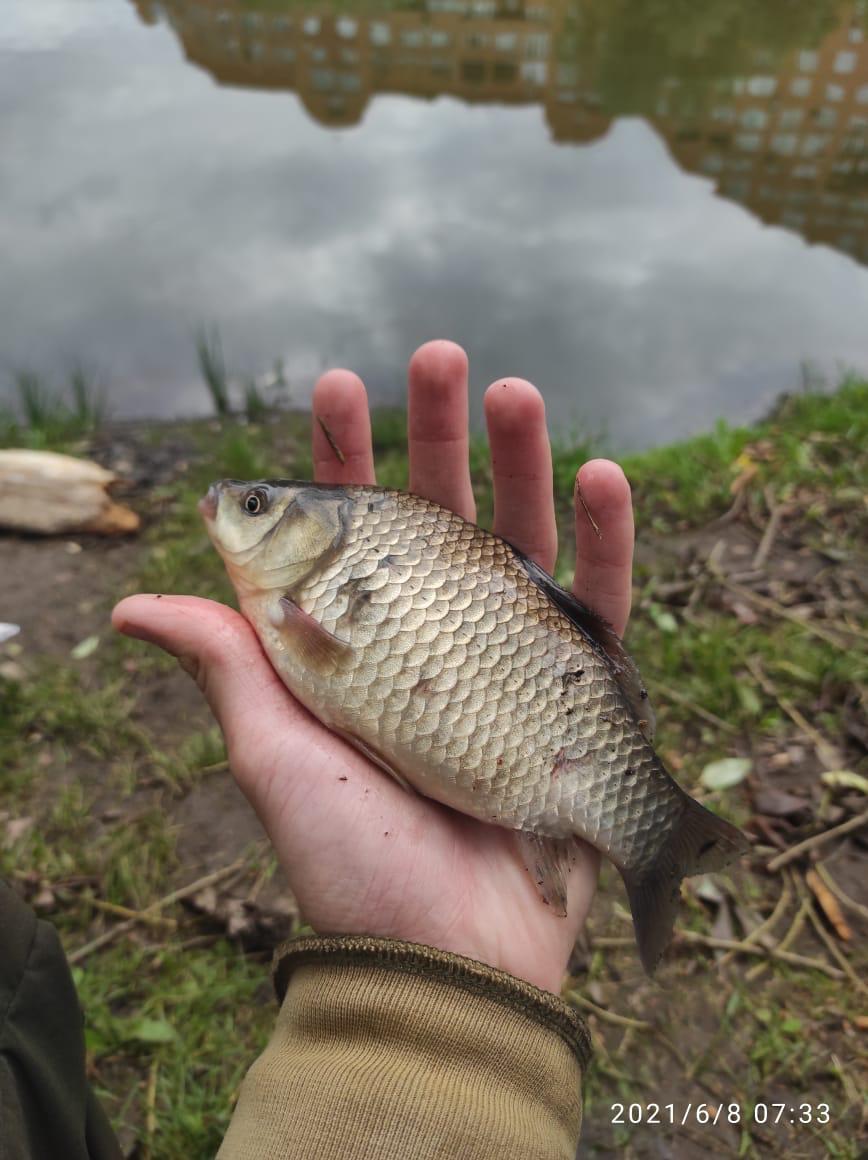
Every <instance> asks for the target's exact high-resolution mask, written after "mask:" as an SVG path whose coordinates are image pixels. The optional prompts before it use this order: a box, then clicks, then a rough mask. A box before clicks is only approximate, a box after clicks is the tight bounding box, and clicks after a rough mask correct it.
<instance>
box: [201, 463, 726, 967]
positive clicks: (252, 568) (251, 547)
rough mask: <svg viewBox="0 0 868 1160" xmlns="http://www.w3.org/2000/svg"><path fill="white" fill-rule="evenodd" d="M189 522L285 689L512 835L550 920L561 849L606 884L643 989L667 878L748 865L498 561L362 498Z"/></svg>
mask: <svg viewBox="0 0 868 1160" xmlns="http://www.w3.org/2000/svg"><path fill="white" fill-rule="evenodd" d="M200 509H201V511H202V514H203V516H204V518H205V522H206V525H207V527H208V531H209V534H210V536H211V539H212V540H213V542H214V544H215V546H216V548H217V550H218V551H219V553H220V555H221V556H222V557H223V560H224V562H225V564H226V568H227V570H228V572H229V575H230V577H231V579H232V582H233V584H234V586H235V589H236V592H237V594H238V598H239V602H240V606H241V611H242V613H243V614H244V615H245V616H246V618H247V619H248V621H249V622H250V623H251V625H252V626H253V628H254V629H255V631H256V633H257V634H258V636H259V639H260V641H261V643H262V646H263V648H264V649H265V652H266V654H267V656H268V657H269V659H270V661H271V663H272V664H273V666H274V668H275V669H276V670H277V672H278V673H279V674H280V676H281V678H282V680H283V681H284V683H285V684H286V686H287V687H288V688H289V690H290V692H291V693H292V694H293V695H294V696H295V697H297V698H298V700H299V701H301V702H302V703H303V704H304V705H305V706H306V707H307V708H308V709H309V710H310V711H311V712H312V713H313V714H314V715H315V716H316V717H318V718H319V719H320V720H321V721H322V722H323V723H324V724H325V725H326V726H328V727H329V728H330V729H332V730H334V731H335V732H336V733H338V734H339V735H340V736H341V737H343V738H345V739H346V740H347V741H349V742H351V743H352V744H353V745H355V746H356V747H357V748H358V749H360V750H361V751H362V752H363V753H364V754H366V755H367V756H368V757H369V758H370V759H371V760H372V761H374V762H376V764H377V765H378V766H380V768H381V769H383V770H385V771H386V772H387V773H389V774H390V775H391V776H392V777H394V778H396V779H397V780H398V781H399V782H400V783H401V784H402V785H404V786H405V787H412V788H413V789H414V790H416V791H418V792H419V793H421V794H424V795H426V796H427V797H429V798H433V799H435V800H436V801H438V802H442V803H443V804H445V805H447V806H450V807H452V808H453V809H455V810H460V811H461V812H462V813H464V814H468V815H470V816H471V817H473V818H477V819H479V820H480V821H482V822H487V823H489V824H494V825H499V826H503V827H506V828H509V829H512V830H515V831H516V833H517V835H518V840H519V846H520V849H521V853H522V856H523V858H524V863H525V865H526V866H527V867H528V869H529V871H530V872H531V873H532V875H533V877H534V880H535V881H536V883H537V886H538V888H539V891H540V894H541V895H542V898H543V900H544V901H545V902H546V903H547V904H548V905H550V906H552V907H553V908H555V909H556V910H557V911H558V912H559V913H561V914H565V913H566V887H565V879H564V874H565V871H566V869H567V867H568V865H569V860H570V856H571V851H572V849H573V845H574V842H575V840H576V839H577V838H579V839H584V840H585V841H587V842H590V843H591V844H592V845H593V846H595V847H596V848H597V849H598V850H600V851H601V852H602V853H603V854H605V855H606V857H608V858H609V859H611V861H612V862H613V863H614V864H615V865H616V866H617V868H618V870H619V871H620V873H621V875H622V877H623V879H624V884H625V886H626V888H627V894H628V897H629V900H630V908H631V911H632V914H633V923H634V927H635V931H636V939H637V943H638V947H639V954H640V956H641V959H642V963H643V965H644V967H645V969H646V970H647V971H648V972H649V973H650V972H652V971H653V970H654V968H655V967H656V965H657V963H658V961H659V959H660V956H661V955H662V953H663V951H664V950H665V948H666V946H667V944H668V942H669V939H670V937H671V933H672V927H673V923H674V921H675V914H676V911H677V908H678V901H679V894H680V884H681V880H682V878H683V877H685V876H686V875H690V874H698V873H703V872H706V871H712V870H717V869H719V868H721V867H722V866H724V865H725V864H726V863H728V862H729V861H731V860H732V859H733V858H735V857H737V856H738V855H740V854H742V853H744V852H745V851H746V850H747V848H748V844H747V841H746V839H745V838H744V836H743V835H742V834H741V832H740V831H739V830H737V829H736V828H735V827H733V826H732V825H730V824H729V823H728V822H726V821H724V820H723V819H722V818H719V817H717V816H716V815H715V814H713V813H711V812H709V811H708V810H707V809H705V808H704V807H703V806H702V805H700V804H699V803H698V802H697V801H695V800H694V799H693V798H692V797H690V795H689V794H687V793H686V792H685V791H684V790H683V789H682V788H681V787H680V786H679V785H678V784H677V783H676V782H675V781H674V780H673V778H672V777H671V776H670V775H669V773H668V772H667V770H666V768H665V767H664V765H663V763H662V761H661V760H660V758H659V757H658V756H657V754H656V753H655V751H654V747H653V730H654V720H653V714H652V711H651V707H650V704H649V701H648V695H647V692H646V691H645V688H644V686H643V684H642V681H641V679H640V677H639V674H638V672H637V670H636V666H635V664H634V663H633V661H632V660H631V659H630V657H629V656H628V655H627V653H626V652H625V650H624V648H623V645H622V644H621V640H620V638H619V637H618V636H617V635H616V633H615V632H614V630H613V629H612V628H611V626H610V625H609V624H607V623H606V622H605V621H603V620H602V619H601V618H600V617H598V616H597V615H596V614H595V613H594V612H592V611H591V610H590V609H588V608H586V607H585V606H584V605H583V604H582V603H581V602H580V601H578V600H577V599H576V597H575V596H573V595H572V594H571V593H569V592H567V591H566V590H565V589H563V588H561V587H560V585H559V584H557V583H556V582H555V581H554V580H553V579H552V577H551V576H549V575H548V574H547V573H546V572H545V571H543V569H541V568H540V567H539V566H538V565H536V564H535V563H534V562H533V561H532V560H529V559H528V558H527V557H526V556H524V555H522V554H521V553H520V552H518V551H517V550H516V549H515V548H513V547H512V546H511V545H510V544H508V543H506V542H505V541H504V540H502V539H499V538H498V537H497V536H494V535H492V534H491V533H490V532H487V531H484V530H483V529H482V528H479V527H477V526H476V525H475V524H472V523H469V522H468V521H466V520H464V519H462V518H461V517H460V516H458V515H456V514H455V513H454V512H451V511H448V510H447V509H445V508H443V507H440V506H439V505H438V504H435V503H431V502H429V501H428V500H425V499H421V498H419V497H418V496H414V495H408V494H405V493H403V492H399V491H392V490H386V489H382V488H377V487H367V486H345V485H326V484H316V483H306V482H302V481H297V480H275V481H259V482H249V483H243V482H239V481H237V480H223V481H221V482H220V483H215V484H214V485H213V486H212V487H211V488H210V490H209V491H208V494H207V496H206V497H205V498H204V499H203V500H202V501H201V503H200Z"/></svg>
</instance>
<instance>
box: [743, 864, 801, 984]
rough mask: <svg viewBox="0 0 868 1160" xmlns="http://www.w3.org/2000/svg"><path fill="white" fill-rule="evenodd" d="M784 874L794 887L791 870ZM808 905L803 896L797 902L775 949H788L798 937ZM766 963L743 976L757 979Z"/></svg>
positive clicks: (760, 964) (792, 887)
mask: <svg viewBox="0 0 868 1160" xmlns="http://www.w3.org/2000/svg"><path fill="white" fill-rule="evenodd" d="M784 874H785V881H786V882H787V884H788V885H790V888H791V889H794V888H795V886H794V882H793V883H791V882H790V879H791V877H793V876H792V875H791V872H790V871H789V870H785V871H784ZM808 906H809V903H808V900H807V899H805V898H802V900H801V902H800V903H799V906H798V909H797V910H796V914H795V917H794V918H793V921H792V922H791V923H790V927H789V930H788V931H787V933H786V934H785V935H784V937H783V938H782V939H781V941H780V942H779V943H778V944H777V949H778V950H779V951H788V950H789V949H790V947H791V946H792V945H793V943H794V942H795V941H796V939H797V938H798V937H799V935H800V934H801V933H802V927H803V926H804V925H805V918H806V917H807V914H808ZM768 965H769V964H768V963H767V962H765V963H757V964H756V966H753V967H751V968H750V970H749V971H747V972H746V974H745V978H746V979H748V980H749V981H753V980H754V979H758V978H759V977H760V975H761V974H762V973H763V971H764V970H765V969H766V967H767V966H768Z"/></svg>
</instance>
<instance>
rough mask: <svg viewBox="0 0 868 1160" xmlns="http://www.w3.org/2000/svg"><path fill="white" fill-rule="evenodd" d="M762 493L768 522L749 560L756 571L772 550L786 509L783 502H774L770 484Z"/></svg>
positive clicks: (761, 566)
mask: <svg viewBox="0 0 868 1160" xmlns="http://www.w3.org/2000/svg"><path fill="white" fill-rule="evenodd" d="M763 495H764V496H765V500H766V504H767V505H768V509H769V522H768V523H767V524H766V527H765V531H764V532H763V535H762V539H761V540H760V542H759V547H758V548H757V550H756V553H755V554H754V558H753V560H752V562H751V567H752V568H753V569H755V570H756V571H757V572H758V571H760V569H761V568H763V567H765V562H766V560H767V559H768V555H769V552H770V551H771V550H772V544H773V543H774V542H775V536H776V535H777V534H778V529H779V528H780V526H781V520H782V519H783V516H784V512H785V511H786V510H787V509H786V507H785V505H784V504H779V503H776V501H775V493H774V491H773V490H772V488H771V487H770V486H769V487H767V488H765V489H764V490H763Z"/></svg>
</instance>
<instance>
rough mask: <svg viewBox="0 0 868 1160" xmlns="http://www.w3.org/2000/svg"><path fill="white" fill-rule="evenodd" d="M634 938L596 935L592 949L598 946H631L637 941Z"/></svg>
mask: <svg viewBox="0 0 868 1160" xmlns="http://www.w3.org/2000/svg"><path fill="white" fill-rule="evenodd" d="M635 941H636V940H635V939H632V938H615V937H609V936H608V935H599V936H597V935H594V936H593V938H592V939H591V950H594V949H595V948H596V947H604V948H605V947H631V946H632V945H633V943H634V942H635Z"/></svg>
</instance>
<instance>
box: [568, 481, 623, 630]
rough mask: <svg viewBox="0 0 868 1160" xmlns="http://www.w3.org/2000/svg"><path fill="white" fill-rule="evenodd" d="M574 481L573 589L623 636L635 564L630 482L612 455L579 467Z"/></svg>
mask: <svg viewBox="0 0 868 1160" xmlns="http://www.w3.org/2000/svg"><path fill="white" fill-rule="evenodd" d="M576 483H577V488H576V503H575V507H576V577H575V580H574V582H573V591H574V592H575V593H576V595H577V596H578V597H579V599H580V600H581V601H582V602H583V603H585V604H587V605H588V606H589V607H590V608H593V609H594V610H595V611H596V612H598V613H599V614H600V615H601V616H604V617H605V618H606V620H608V621H610V623H611V624H612V625H613V626H614V628H615V631H616V632H617V633H618V635H619V636H623V635H624V630H625V629H626V627H627V621H628V619H629V617H630V600H631V583H632V567H633V536H634V532H633V503H632V499H631V496H630V484H629V483H628V482H627V477H626V476H625V475H624V472H623V471H622V470H621V468H620V467H619V466H618V465H617V463H612V462H611V460H609V459H592V460H590V462H589V463H586V464H584V466H583V467H581V468H580V469H579V473H578V475H577V477H576ZM579 489H581V497H580V495H579ZM582 499H584V505H587V511H586V510H585V506H584V505H583V504H582V502H581V501H582ZM589 513H590V514H589ZM592 519H593V521H594V523H595V524H596V525H597V527H598V528H599V535H597V533H596V531H595V530H594V523H592V522H591V520H592Z"/></svg>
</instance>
